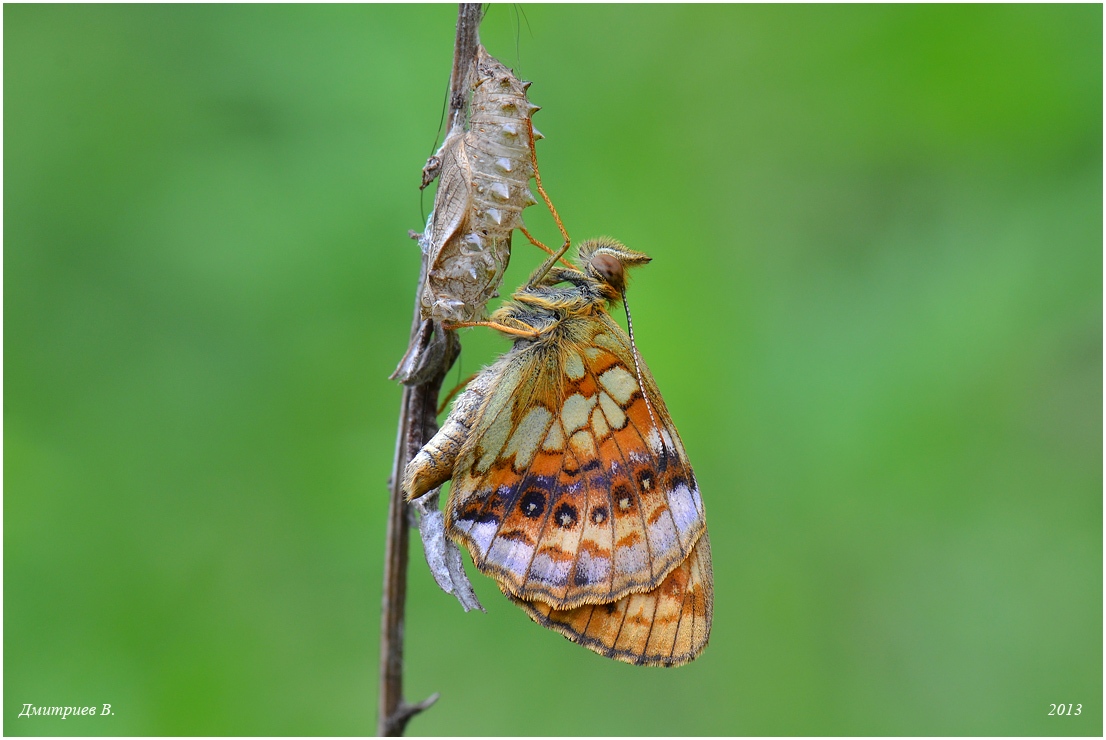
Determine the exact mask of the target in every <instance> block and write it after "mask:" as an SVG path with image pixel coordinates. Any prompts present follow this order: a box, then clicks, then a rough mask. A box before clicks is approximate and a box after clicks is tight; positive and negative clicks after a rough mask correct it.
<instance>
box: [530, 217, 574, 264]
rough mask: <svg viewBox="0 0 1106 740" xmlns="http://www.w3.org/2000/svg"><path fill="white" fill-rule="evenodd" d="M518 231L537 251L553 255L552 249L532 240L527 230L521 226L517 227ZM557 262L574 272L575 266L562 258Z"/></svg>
mask: <svg viewBox="0 0 1106 740" xmlns="http://www.w3.org/2000/svg"><path fill="white" fill-rule="evenodd" d="M518 230H519V231H521V232H522V235H523V236H525V237H526V238H527V239H529V240H530V243H531V244H533V245H534V246H535V247H537V248H538V249H540V250H542V251H543V252H545V253H546V254H555V253H554V251H553V250H552V249H550V248H549V247H547V246H545V245H544V244H542V243H541V242H539V241H538V240H537V239H535V238H534V237H533V236H531V235H530V232H529V231H527V230H526V229H525V228H524V227H522V226H519V227H518ZM559 261H560V263H561V264H562V265H564V266H565V267H567V268H568V269H570V270H575V269H576V266H575V265H573V264H572V263H571V262H569V261H567V260H566V259H564V258H563V257H561V258H559Z"/></svg>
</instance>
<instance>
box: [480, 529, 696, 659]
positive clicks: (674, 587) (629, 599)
mask: <svg viewBox="0 0 1106 740" xmlns="http://www.w3.org/2000/svg"><path fill="white" fill-rule="evenodd" d="M501 588H502V587H501ZM503 591H504V593H506V594H507V596H508V597H509V598H510V599H511V600H512V601H514V602H515V603H516V604H518V605H519V606H520V607H522V609H523V611H525V612H526V613H527V614H528V615H529V616H530V618H531V619H533V620H534V621H535V622H537V623H538V624H540V625H542V626H543V627H548V628H549V629H551V630H556V631H557V632H560V633H561V634H562V635H564V636H565V637H567V638H568V639H570V640H572V641H573V642H578V643H580V644H581V645H583V646H584V647H586V648H588V649H589V650H594V651H595V652H597V653H599V654H600V655H603V656H606V657H608V658H613V659H615V660H621V661H623V662H624V663H633V664H635V665H662V666H678V665H683V664H684V663H687V662H689V661H691V660H693V659H694V658H695V657H696V656H698V655H699V653H701V652H702V651H703V648H704V647H705V646H706V644H707V639H708V638H709V636H710V624H711V619H712V617H713V612H714V606H713V604H714V594H713V581H712V574H711V560H710V539H709V538H708V536H707V533H706V532H705V531H704V532H703V535H702V537H700V538H699V541H698V542H697V543H696V544H695V547H693V548H692V550H691V554H690V555H689V556H688V558H687V560H686V561H684V562H683V563H681V564H680V565H679V566H678V567H677V568H675V569H674V570H673V571H672V572H671V573H669V574H668V576H667V577H665V579H664V581H662V582H661V585H660V586H658V587H657V588H656V589H654V590H653V591H649V592H648V593H643V594H630V595H629V596H624V597H622V598H621V599H619V600H618V601H614V602H611V603H608V604H586V605H584V606H578V607H575V608H573V609H555V608H553V607H551V606H549V605H548V604H544V603H542V602H540V601H523V600H522V599H519V598H518V597H516V596H512V595H511V594H510V593H509V592H508V591H507V590H506V589H503Z"/></svg>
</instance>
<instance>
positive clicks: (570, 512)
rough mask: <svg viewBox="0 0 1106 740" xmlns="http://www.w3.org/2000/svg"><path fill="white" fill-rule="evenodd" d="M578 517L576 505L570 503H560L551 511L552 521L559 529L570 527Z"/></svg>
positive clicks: (573, 525)
mask: <svg viewBox="0 0 1106 740" xmlns="http://www.w3.org/2000/svg"><path fill="white" fill-rule="evenodd" d="M578 519H579V517H578V516H577V514H576V507H575V506H572V505H570V504H561V505H560V506H558V507H557V508H556V510H555V511H554V512H553V523H554V524H556V525H557V526H558V527H560V528H561V529H572V528H573V527H575V526H576V521H577V520H578Z"/></svg>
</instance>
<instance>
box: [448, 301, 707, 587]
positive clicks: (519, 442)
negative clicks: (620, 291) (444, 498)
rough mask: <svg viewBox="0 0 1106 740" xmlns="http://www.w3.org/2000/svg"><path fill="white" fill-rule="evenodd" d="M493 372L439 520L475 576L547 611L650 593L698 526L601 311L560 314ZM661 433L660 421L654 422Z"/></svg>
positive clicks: (673, 449) (673, 447)
mask: <svg viewBox="0 0 1106 740" xmlns="http://www.w3.org/2000/svg"><path fill="white" fill-rule="evenodd" d="M562 330H563V331H564V334H565V336H566V337H568V338H569V340H568V341H564V342H560V343H556V344H551V345H547V346H542V347H538V346H532V347H530V348H528V349H526V350H524V351H522V352H519V353H517V354H515V355H514V356H513V357H512V359H511V361H510V362H507V363H500V364H499V365H497V366H496V367H494V368H491V369H489V371H488V372H497V373H499V377H498V378H496V379H495V380H493V381H492V382H490V383H489V384H488V385H489V386H490V387H491V388H493V389H494V390H493V392H492V393H491V394H490V395H489V396H488V398H487V399H486V400H485V401H484V403H483V406H482V408H481V409H480V411H479V413H478V415H477V421H476V426H475V428H474V429H473V430H472V434H471V436H470V438H469V440H468V442H467V443H466V446H465V450H464V451H463V452H462V453H461V456H460V460H459V462H458V464H457V466H456V469H455V475H454V487H453V492H452V493H451V495H450V501H449V506H448V514H447V517H448V519H447V521H448V524H449V526H450V529H451V532H452V533H453V534H454V535H455V536H456V537H457V538H458V539H460V540H461V541H462V542H463V543H464V544H465V545H466V546H467V547H468V548H469V551H470V552H471V554H472V556H473V561H474V562H475V563H476V565H477V567H478V568H480V569H481V570H482V571H484V572H486V573H488V574H490V575H492V576H494V577H495V578H496V579H497V581H499V583H500V584H501V586H502V587H503V589H504V590H505V591H506V592H508V593H510V594H511V595H513V596H516V597H518V598H520V599H523V600H525V601H540V602H544V603H546V604H548V605H549V606H550V607H554V608H556V609H570V608H572V607H576V606H580V605H583V604H595V603H605V602H611V601H616V600H619V599H622V598H623V597H624V596H626V595H627V594H631V593H643V592H650V591H653V590H655V589H656V588H657V587H658V586H659V585H660V584H661V582H662V581H663V580H664V579H665V577H666V576H668V574H669V573H670V572H671V571H672V570H673V569H674V568H676V566H677V565H679V564H680V563H681V562H683V561H685V560H686V559H687V557H688V553H690V552H691V550H692V548H693V547H694V545H695V543H696V542H697V541H698V539H699V537H700V535H701V534H702V532H703V531H705V519H704V515H703V507H702V500H701V498H700V497H699V492H698V488H697V486H696V484H695V478H694V475H693V473H692V471H691V466H690V465H689V464H688V462H687V458H686V456H685V454H684V452H683V447H682V445H681V444H680V441H679V436H678V435H677V433H676V431H675V428H674V427H673V426H672V423H671V420H670V419H669V417H668V412H667V410H666V409H665V407H664V403H663V401H661V399H660V395H659V393H657V391H656V386H655V384H654V383H653V382H652V378H650V377H649V376H648V370H647V369H646V368H645V367H644V366H642V371H641V372H642V376H643V381H644V383H645V393H647V394H648V397H649V402H648V403H647V402H646V400H645V397H644V396H643V395H642V389H641V387H640V386H639V384H638V382H637V378H636V373H635V369H634V361H633V355H632V350H631V348H630V344H629V339H628V337H627V336H626V335H625V333H624V332H623V331H622V329H621V328H620V327H619V326H618V325H617V324H616V323H615V322H614V321H613V320H611V319H610V318H609V317H608V316H607V315H606V314H605V313H603V314H599V315H598V316H595V315H593V316H589V317H587V318H586V319H585V318H580V319H572V318H569V319H565V320H564V321H563V326H562ZM658 427H659V428H658Z"/></svg>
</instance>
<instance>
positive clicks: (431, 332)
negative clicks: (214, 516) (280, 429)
mask: <svg viewBox="0 0 1106 740" xmlns="http://www.w3.org/2000/svg"><path fill="white" fill-rule="evenodd" d="M480 18H481V5H480V4H479V3H461V4H460V7H459V9H458V13H457V36H456V43H455V45H454V49H453V71H452V73H451V75H450V94H449V114H448V119H447V131H448V130H449V129H451V128H452V127H453V126H454V125H462V126H463V125H464V117H465V114H466V112H467V104H468V90H469V87H470V82H469V81H470V77H471V75H472V74H473V67H474V64H475V60H476V50H477V47H478V46H479V43H480V41H479V36H478V30H479V28H480ZM425 272H426V258H425V255H424V257H423V265H422V274H420V276H419V283H418V285H417V286H416V289H415V317H414V320H413V322H412V326H411V344H410V347H409V349H408V351H407V355H405V356H404V358H403V360H402V361H401V363H400V367H399V369H397V371H396V374H395V375H393V377H396V378H399V379H401V380H402V381H403V382H404V384H405V385H404V388H403V400H402V402H401V405H400V414H399V429H398V430H397V433H396V449H395V459H394V462H393V465H392V478H391V481H390V488H391V492H390V500H389V503H388V525H387V526H388V529H387V536H386V539H385V546H384V549H385V554H384V595H383V603H382V616H381V620H380V703H379V709H378V712H379V713H378V716H377V734H378V735H380V736H398V735H402V734H403V730H404V728H405V727H406V725H407V722H408V720H410V719H411V717H413V716H414V715H416V714H418V713H419V712H421V711H422V710H424V709H426V708H427V707H429V706H430V705H431V704H433V703H434V701H436V700H437V698H438V695H437V694H434V695H433V696H431V697H430V698H429V699H427V700H426V701H423V702H419V703H418V704H408V703H407V702H405V701H404V699H403V621H404V608H405V605H406V599H407V547H408V541H409V527H410V525H409V515H408V506H407V503H406V501H405V500H404V495H403V487H402V481H403V470H404V468H406V467H407V462H408V461H409V460H410V459H411V458H412V457H414V456H415V454H416V453H417V452H418V451H419V450H420V449H421V448H422V446H423V445H424V444H425V443H426V442H427V440H429V439H430V437H432V436H433V435H434V433H435V432H436V431H437V428H438V425H437V418H436V410H437V403H436V401H437V398H438V391H439V390H440V389H441V385H442V380H443V379H444V378H445V375H446V373H447V372H449V368H450V367H451V366H452V365H453V362H454V360H455V359H456V357H457V355H458V354H459V352H460V344H459V342H458V341H457V337H456V335H455V334H454V333H453V332H449V331H446V330H445V329H443V328H442V326H441V325H440V324H434V323H433V322H430V321H422V320H421V313H420V309H419V291H420V290H421V287H422V282H423V279H424V277H425Z"/></svg>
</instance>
